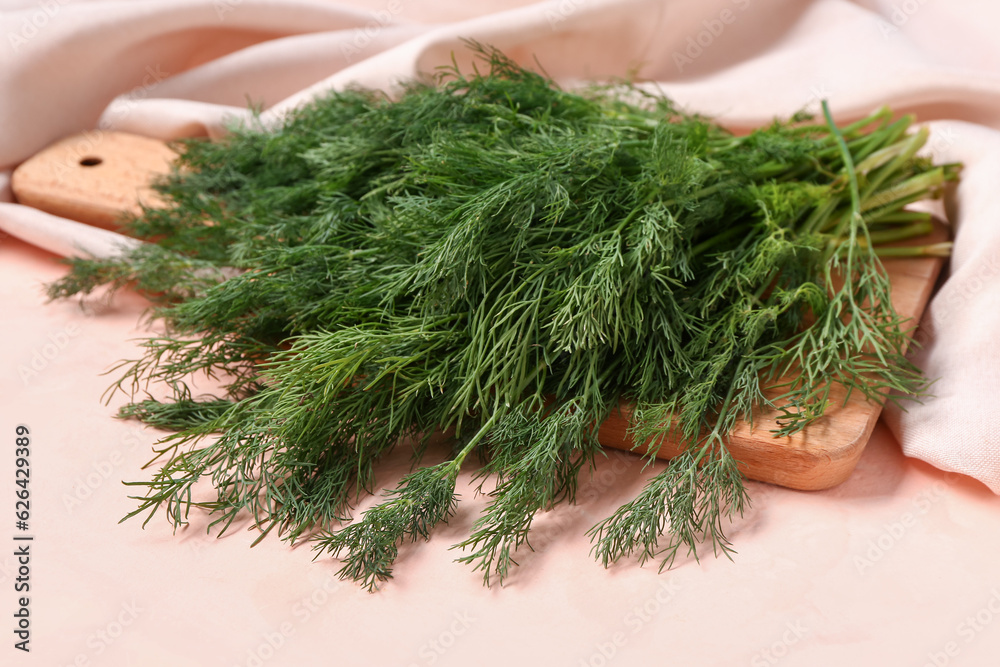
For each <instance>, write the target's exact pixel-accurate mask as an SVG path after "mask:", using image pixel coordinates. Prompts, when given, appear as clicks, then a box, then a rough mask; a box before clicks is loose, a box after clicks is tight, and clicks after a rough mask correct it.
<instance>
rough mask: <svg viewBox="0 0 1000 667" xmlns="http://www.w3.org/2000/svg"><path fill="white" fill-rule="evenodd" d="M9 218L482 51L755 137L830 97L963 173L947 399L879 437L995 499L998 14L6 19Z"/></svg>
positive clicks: (69, 235) (883, 9)
mask: <svg viewBox="0 0 1000 667" xmlns="http://www.w3.org/2000/svg"><path fill="white" fill-rule="evenodd" d="M0 7H2V12H0V202H10V201H11V195H10V190H9V176H10V170H11V169H12V168H14V167H15V166H17V164H18V163H20V162H21V161H23V160H24V159H26V158H28V157H30V156H31V155H33V154H34V153H35V152H37V151H39V150H40V149H42V148H44V147H45V146H46V145H48V144H50V143H51V142H53V141H55V140H57V139H59V138H61V137H63V136H66V135H69V134H73V133H77V132H81V131H84V130H92V129H94V128H98V129H108V130H123V131H128V132H134V133H139V134H145V135H149V136H154V137H161V138H164V139H169V138H175V137H181V136H192V135H205V134H207V135H209V136H217V135H219V134H221V133H223V132H224V131H225V127H226V125H227V123H231V122H234V121H235V120H238V119H239V118H240V117H242V116H244V115H245V113H246V112H245V109H246V106H247V103H248V101H249V102H252V103H254V104H261V105H263V106H264V108H265V109H267V111H266V113H265V118H267V119H268V120H269V121H271V122H276V121H278V120H280V118H281V115H282V113H283V112H285V111H286V110H288V109H289V108H292V107H294V106H295V105H297V104H299V103H301V102H302V101H303V100H307V99H309V98H310V97H311V96H313V95H315V94H317V93H319V92H321V91H324V90H327V89H331V88H338V87H342V86H345V85H348V84H362V85H365V86H372V87H379V88H384V89H392V88H393V86H394V85H396V84H397V83H398V82H399V81H400V80H402V79H406V78H409V77H413V76H415V75H417V74H418V73H420V72H428V71H432V70H433V68H434V67H435V66H437V65H440V64H444V63H447V62H448V61H449V59H450V58H451V54H452V53H453V52H454V53H455V54H456V55H457V56H458V58H459V60H460V61H462V60H465V59H466V58H467V56H466V54H465V53H463V47H462V44H461V38H474V39H477V40H479V41H481V42H485V43H489V44H492V45H494V46H496V47H499V48H500V49H502V50H504V51H505V52H506V53H507V54H509V55H510V56H512V57H514V58H515V59H517V60H519V61H521V62H523V63H525V64H528V65H530V64H531V63H533V62H534V61H535V60H536V59H537V62H539V63H541V64H542V65H543V66H544V68H545V70H546V71H547V72H548V73H549V74H550V75H551V76H553V77H554V78H555V79H557V80H558V81H559V82H560V83H561V84H563V85H566V86H572V85H573V84H574V83H577V82H581V81H585V80H590V79H600V78H602V77H609V76H622V75H625V74H626V73H627V72H629V71H630V70H636V69H638V71H639V73H640V76H641V77H643V78H645V79H649V80H651V81H655V82H658V84H659V86H660V87H661V88H662V89H663V91H665V92H666V93H667V94H668V95H669V96H670V97H672V98H674V99H675V100H676V101H678V102H679V103H680V104H682V105H683V106H684V107H686V108H688V109H689V110H693V111H698V112H702V113H705V114H710V115H713V116H716V117H718V118H719V119H720V120H721V121H722V122H724V123H725V124H727V125H728V126H730V127H732V128H734V129H746V128H750V127H753V126H757V125H759V124H763V123H766V122H768V121H769V120H771V119H772V118H773V117H775V116H784V115H788V114H791V113H793V112H795V111H798V110H801V109H803V108H807V109H809V110H812V111H816V110H818V108H819V101H820V100H821V99H827V100H829V101H830V104H831V107H832V109H833V111H834V113H835V115H837V116H838V118H839V119H841V120H849V119H851V118H856V117H859V116H861V115H863V114H866V113H867V112H869V111H871V110H873V109H874V108H876V107H878V106H880V105H882V104H889V105H891V106H892V107H894V108H895V109H897V110H900V111H907V112H913V113H916V114H917V116H918V118H919V119H920V120H921V121H929V122H930V125H931V127H932V129H933V133H932V140H931V141H930V150H931V151H932V152H933V153H934V154H935V157H936V158H937V159H939V160H947V161H962V162H964V163H965V165H966V168H965V171H964V174H963V177H962V181H961V183H960V185H959V186H958V187H957V188H956V190H955V192H954V193H953V195H954V196H953V197H951V199H950V201H949V204H948V207H947V215H948V217H949V219H950V221H951V222H952V224H953V225H954V229H955V249H954V256H953V258H952V260H951V263H950V266H949V268H948V270H947V276H946V280H945V281H944V283H943V285H942V286H941V288H940V290H939V291H938V292H937V294H936V296H935V297H934V299H933V301H932V302H931V304H930V307H929V309H928V311H927V313H926V315H925V317H924V319H923V322H922V323H921V327H922V330H921V335H920V339H921V340H922V341H923V344H924V347H923V349H922V350H921V351H919V352H917V353H916V354H915V357H914V358H915V359H916V361H917V363H918V364H919V365H920V366H921V367H923V369H924V370H925V372H926V373H927V374H928V375H929V376H930V377H935V378H938V380H937V382H936V384H935V385H934V387H933V393H934V397H933V398H930V399H928V400H926V401H925V402H924V403H923V404H921V405H916V404H914V405H911V406H910V407H909V410H908V412H902V411H900V410H899V409H895V408H890V409H888V410H887V411H886V414H885V418H886V421H887V422H888V424H889V426H890V428H891V429H892V430H893V432H894V433H895V435H896V437H897V438H898V440H899V441H900V442H901V443H902V447H903V450H904V452H905V453H906V454H907V455H909V456H913V457H917V458H919V459H923V460H925V461H927V462H929V463H931V464H933V465H935V466H938V467H939V468H942V469H945V470H949V471H956V472H961V473H965V474H968V475H971V476H973V477H975V478H977V479H979V480H981V481H983V482H984V483H986V484H987V485H988V486H989V487H990V488H991V489H992V490H993V491H994V492H997V493H1000V436H998V435H997V433H998V428H997V425H996V422H997V419H998V417H1000V407H998V406H997V401H998V399H1000V348H998V346H997V343H996V341H997V334H998V332H1000V187H998V185H1000V42H998V41H997V39H996V35H995V32H996V29H997V27H998V26H1000V3H997V2H996V0H950V1H948V2H944V0H856V1H849V0H604V1H589V0H552V1H550V2H541V3H532V2H529V1H527V0H522V1H518V0H488V1H486V2H472V0H467V1H466V2H460V1H459V0H446V1H444V2H435V1H433V0H351V1H348V2H342V1H335V0H328V1H322V0H285V1H280V2H279V1H277V0H133V1H110V0H106V1H74V0H13V1H12V0H0ZM0 228H3V229H4V230H5V231H7V232H8V233H12V234H16V235H18V236H22V237H23V238H25V239H26V240H29V241H31V242H33V243H36V244H38V245H41V246H42V247H46V248H48V249H50V250H52V251H54V252H57V253H60V254H71V253H74V252H79V251H80V250H81V249H82V250H83V251H87V252H96V253H103V252H109V251H112V250H113V248H114V247H115V246H116V245H117V244H118V243H119V242H120V241H121V239H120V238H119V237H117V236H116V235H113V234H111V233H110V232H103V231H100V230H94V229H92V228H87V227H86V226H81V225H77V224H73V223H70V222H69V221H66V220H63V219H60V218H55V217H53V216H49V215H46V214H44V213H40V212H38V211H35V210H32V209H28V208H25V207H22V206H19V205H17V204H13V203H0Z"/></svg>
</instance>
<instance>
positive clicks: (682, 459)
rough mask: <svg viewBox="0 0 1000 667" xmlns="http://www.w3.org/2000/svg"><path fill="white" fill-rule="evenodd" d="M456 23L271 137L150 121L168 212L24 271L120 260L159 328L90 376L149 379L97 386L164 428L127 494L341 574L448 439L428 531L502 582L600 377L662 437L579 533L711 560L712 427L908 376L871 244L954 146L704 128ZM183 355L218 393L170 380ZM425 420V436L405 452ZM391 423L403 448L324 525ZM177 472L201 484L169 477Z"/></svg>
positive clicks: (731, 476)
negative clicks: (402, 471) (303, 548)
mask: <svg viewBox="0 0 1000 667" xmlns="http://www.w3.org/2000/svg"><path fill="white" fill-rule="evenodd" d="M470 46H471V48H473V49H475V50H476V51H477V52H478V55H479V58H480V60H481V61H482V63H484V70H485V73H479V72H478V71H476V72H474V73H472V74H465V73H463V72H461V71H460V70H459V68H458V67H457V66H453V67H450V68H446V69H445V70H443V71H442V72H441V74H440V76H438V77H437V78H436V79H435V80H434V81H429V82H414V83H411V84H409V85H408V87H406V89H405V91H404V92H403V94H402V95H401V96H399V97H398V99H395V100H390V99H388V98H386V97H385V96H383V95H382V94H380V93H377V92H373V91H367V90H347V91H343V92H336V93H332V94H330V95H328V96H327V97H324V98H322V99H319V100H316V101H315V102H313V103H312V104H310V105H308V106H306V107H304V108H302V109H300V110H299V111H297V112H296V113H295V114H293V115H292V116H291V117H290V118H289V119H288V120H287V122H286V123H285V124H284V125H283V126H281V127H280V128H277V129H272V130H264V129H263V128H260V127H256V126H255V125H254V124H252V123H251V124H250V125H248V126H242V127H235V128H233V130H232V133H231V134H230V135H229V136H228V137H227V138H225V139H223V140H221V141H218V142H209V141H203V140H189V141H185V142H182V143H181V144H180V146H179V149H180V151H181V156H180V158H179V160H178V165H177V168H176V169H175V170H174V171H173V172H172V173H171V174H170V175H169V176H168V177H166V178H165V179H164V180H163V181H162V182H161V183H159V185H158V189H159V191H160V192H161V193H162V194H163V195H164V197H165V199H166V200H168V201H169V202H170V205H169V206H166V207H164V208H159V209H150V210H146V211H144V212H143V213H142V214H141V215H140V216H138V217H135V218H133V219H132V220H130V221H129V226H130V229H131V231H132V233H133V234H135V235H136V236H139V237H141V238H147V239H151V240H155V243H153V244H148V245H145V246H143V247H142V248H141V249H139V250H136V251H134V252H132V253H130V254H127V255H125V256H123V257H119V258H114V259H86V260H75V261H74V262H73V268H72V270H71V272H70V273H69V274H68V275H67V276H66V277H65V278H64V279H62V280H60V281H58V282H56V283H55V284H53V285H52V286H51V288H50V293H51V294H52V296H53V297H65V296H68V295H71V294H76V293H87V292H88V291H90V290H92V289H93V288H95V287H97V286H98V285H101V284H107V283H111V284H112V285H114V286H119V287H120V286H124V285H128V284H134V285H136V286H137V287H138V288H139V289H142V290H144V291H146V292H147V293H149V294H150V297H151V298H152V299H153V300H154V302H155V303H156V309H155V311H154V315H155V316H156V317H158V318H161V319H162V321H163V322H164V323H165V326H166V332H165V333H164V334H163V335H161V336H158V337H154V338H151V339H149V340H147V341H145V342H144V344H143V347H144V353H143V356H142V357H141V358H139V359H137V360H133V361H127V362H122V363H121V364H120V365H119V366H118V367H117V368H116V370H117V371H118V372H121V374H122V377H121V380H120V381H119V382H118V383H117V384H116V385H115V388H118V389H122V390H124V391H126V392H127V393H129V394H130V395H131V396H132V397H133V400H135V399H136V398H137V396H141V395H142V394H143V392H145V390H146V389H147V388H148V387H149V385H150V384H153V385H165V386H167V387H170V388H172V389H173V396H174V398H173V400H171V401H156V400H153V399H152V398H145V399H143V400H139V401H137V402H134V403H131V404H129V405H127V406H125V407H124V408H122V412H121V414H122V416H125V417H137V418H140V419H144V420H146V421H148V422H149V423H151V424H153V425H156V426H161V427H166V428H170V429H176V431H177V432H176V433H174V434H172V435H169V436H167V437H166V438H164V439H163V440H162V441H161V443H160V445H159V446H158V448H157V454H158V457H157V459H154V462H156V463H157V464H158V468H157V469H156V470H155V472H153V474H152V477H151V479H149V480H148V481H143V482H132V483H131V484H132V485H134V486H136V487H138V488H139V489H141V490H142V491H144V495H139V496H135V498H136V499H137V501H138V507H137V509H136V510H135V511H134V512H133V513H132V514H130V515H129V516H133V515H136V514H140V513H142V514H147V515H148V517H151V516H152V515H153V514H155V513H156V512H157V511H158V510H163V511H164V512H165V514H166V516H167V518H168V519H169V520H170V521H171V522H172V523H173V524H174V525H175V526H177V525H182V524H184V523H186V521H187V517H188V513H189V511H190V510H191V508H192V507H197V508H202V509H205V510H207V511H209V512H212V513H214V514H215V515H216V517H215V521H214V523H213V525H214V524H220V525H221V526H222V530H223V531H224V530H225V529H226V528H227V527H228V526H229V525H230V524H231V523H232V522H233V521H234V520H236V518H237V517H238V516H240V515H243V514H249V515H250V516H252V517H253V521H254V525H256V526H257V527H259V528H260V529H261V537H263V536H264V535H266V534H268V533H269V532H270V531H271V530H273V529H277V532H278V533H279V534H281V535H283V536H284V537H285V538H286V539H290V540H298V539H305V538H309V539H312V540H314V545H315V547H316V548H317V549H318V553H317V555H319V554H322V553H328V554H332V555H334V556H336V557H339V558H340V559H341V561H342V563H343V567H342V569H341V575H342V576H345V577H348V578H351V579H355V580H357V581H359V582H361V583H362V584H364V585H365V586H367V587H369V588H373V587H375V586H377V585H378V584H379V583H380V582H382V581H384V580H385V579H386V578H388V577H390V576H391V572H392V565H393V562H394V560H395V559H396V556H397V555H398V548H399V545H400V544H401V543H403V542H404V541H406V540H418V539H426V538H428V537H429V535H430V534H431V532H432V531H433V529H434V527H435V526H436V525H438V524H439V523H441V522H444V521H447V520H448V518H449V517H450V516H452V515H453V514H454V512H455V511H456V503H457V495H456V493H455V481H456V479H457V476H458V474H459V472H460V470H462V469H463V466H464V465H466V460H467V458H468V456H469V454H471V453H475V454H476V455H477V456H476V458H477V459H478V460H479V461H483V462H484V463H483V465H482V467H481V469H480V470H479V474H480V475H482V476H483V484H486V483H487V481H489V482H490V483H491V484H494V487H493V488H491V489H484V487H483V486H482V485H481V486H480V488H479V490H480V492H482V493H486V494H488V495H489V497H490V502H489V503H488V505H487V506H486V508H485V509H484V511H483V513H482V515H481V516H480V517H479V518H478V520H477V521H476V522H475V524H474V526H473V529H472V532H471V534H470V536H469V537H468V539H466V540H465V541H463V542H461V543H460V544H458V545H456V548H458V549H460V550H462V555H461V556H460V557H459V560H460V561H462V562H466V563H469V564H470V565H472V567H473V568H474V569H477V570H479V571H481V572H482V573H483V576H484V580H485V582H486V583H487V584H489V583H490V582H493V581H503V579H504V578H505V577H506V576H508V575H509V573H510V568H511V566H512V565H513V564H515V563H516V561H515V557H516V554H517V551H518V550H519V549H523V548H530V541H529V540H530V536H531V525H532V520H533V518H534V516H535V515H536V513H537V512H538V511H540V510H544V509H547V508H550V507H552V506H554V505H556V504H558V503H560V502H572V501H573V500H574V494H575V489H576V484H577V480H578V478H579V476H580V475H581V474H585V472H584V471H585V470H586V469H589V468H591V467H592V465H593V462H594V457H595V455H597V453H598V452H599V451H600V450H599V445H598V442H597V426H598V425H599V424H600V423H601V422H602V421H603V420H604V419H606V418H607V417H608V416H609V415H610V414H611V413H612V412H613V411H614V410H616V409H617V408H618V406H619V404H620V403H621V402H623V401H627V402H630V403H631V404H632V405H633V406H634V416H633V425H632V430H633V433H632V434H633V436H634V437H635V440H636V442H640V443H648V445H649V446H648V450H649V456H650V459H651V460H652V457H653V456H655V454H656V452H657V450H658V449H659V446H660V444H662V443H663V442H664V441H665V439H666V438H672V439H674V440H676V441H677V442H679V443H680V444H681V449H682V453H681V455H680V456H677V457H676V458H674V459H673V460H672V461H671V462H670V463H669V464H668V465H667V467H666V469H664V470H663V471H662V472H661V473H660V474H658V475H656V476H654V477H652V478H651V479H650V480H649V482H648V484H647V486H646V487H645V489H644V490H643V491H642V492H641V493H640V494H639V496H638V497H636V498H635V499H634V500H632V501H631V502H629V503H627V504H625V505H624V506H623V507H621V508H620V509H619V510H618V511H617V512H615V513H614V514H613V515H612V516H611V517H608V518H607V519H605V520H604V521H602V522H600V523H599V524H598V525H597V526H595V527H594V528H593V529H592V530H591V533H590V534H591V536H592V537H593V539H594V553H595V555H596V556H597V558H598V559H599V560H600V561H601V562H602V563H604V564H605V565H608V564H610V563H611V562H613V561H615V560H618V559H620V558H622V557H627V556H631V555H637V556H638V558H639V560H640V561H645V560H647V559H654V558H655V559H659V560H660V561H661V567H666V566H670V565H672V564H673V563H674V562H675V560H676V558H677V557H678V556H679V555H682V554H685V553H687V554H693V555H694V556H695V557H697V556H698V549H699V547H700V545H701V544H703V543H705V542H707V543H709V544H710V545H711V546H712V547H713V549H715V550H716V552H717V553H718V552H719V551H721V553H724V554H726V555H729V554H730V552H731V545H730V544H729V542H728V540H727V539H726V537H725V534H724V531H725V527H726V525H727V522H728V521H730V520H731V519H732V517H733V516H734V515H738V514H740V513H741V512H742V511H743V509H744V508H745V507H746V505H747V503H748V502H749V499H748V497H747V492H746V489H745V487H744V484H743V479H742V476H741V474H740V472H739V464H738V462H737V461H736V460H734V458H733V457H732V455H731V454H730V452H729V450H728V449H727V439H728V436H729V433H730V432H731V431H732V429H733V427H734V425H735V423H736V421H737V420H740V419H751V417H752V413H753V411H754V410H755V409H759V408H762V407H774V406H780V409H781V410H782V411H783V418H782V420H781V422H780V429H779V431H778V434H779V435H783V434H790V433H794V432H797V431H799V430H801V429H802V428H805V427H806V426H807V425H808V424H809V423H810V422H812V421H814V420H815V419H816V418H818V417H819V416H821V415H822V414H823V412H824V410H825V409H826V407H827V404H828V402H829V396H830V394H829V391H830V387H831V386H832V385H833V384H834V383H840V384H843V385H845V386H846V387H848V388H849V389H850V390H852V391H855V390H856V391H860V392H862V393H863V394H864V395H865V396H866V397H868V398H869V399H871V400H873V401H881V400H884V397H885V396H886V393H887V391H888V390H895V391H897V392H900V393H902V394H906V395H915V396H919V395H920V394H921V392H922V391H923V390H924V388H925V386H926V381H925V380H924V378H923V377H922V376H921V374H920V372H919V370H918V369H917V368H916V367H914V366H913V364H912V363H911V362H910V361H908V360H907V359H906V357H905V356H904V350H905V347H906V345H907V343H908V337H907V333H906V323H905V321H904V320H903V318H901V317H900V316H899V315H898V314H897V313H896V312H895V310H894V309H893V306H892V303H891V300H890V298H889V297H890V292H889V288H890V285H889V283H888V280H887V279H886V278H885V274H884V272H883V271H882V268H881V265H880V262H879V258H878V254H879V246H880V245H881V244H883V243H887V242H889V241H895V240H900V239H905V238H911V237H915V236H919V235H922V234H925V233H926V232H927V231H928V223H929V216H927V215H926V214H922V213H916V212H911V211H908V210H907V209H906V208H905V207H906V206H907V205H908V204H910V203H912V202H914V201H917V200H920V199H923V198H926V197H933V196H936V195H938V194H939V192H940V190H941V188H942V186H943V185H944V184H945V183H946V182H947V181H950V180H953V179H955V178H956V176H957V173H958V167H957V165H939V166H935V165H933V164H932V163H931V162H930V161H929V160H928V159H926V158H922V157H917V156H916V153H917V151H918V150H919V148H920V147H921V146H922V145H923V143H924V142H925V141H926V138H927V135H926V132H924V131H916V132H912V131H911V130H910V126H911V124H912V122H913V119H912V118H910V117H902V118H898V119H896V118H894V116H893V114H892V113H891V111H889V110H888V109H880V110H878V111H876V112H875V113H874V114H872V115H871V116H869V117H867V118H864V119H862V120H860V121H857V122H855V123H852V124H849V125H846V126H844V127H837V126H836V125H835V124H834V123H833V120H832V118H831V117H830V115H829V112H828V111H826V110H825V107H824V111H825V118H824V121H825V122H813V121H812V120H811V119H809V118H806V117H796V118H793V119H791V120H788V121H775V122H774V123H773V124H771V125H770V126H768V127H765V128H761V129H759V130H757V131H754V132H752V133H750V134H748V135H745V136H735V135H733V134H731V133H730V132H728V131H726V130H725V129H723V128H722V127H720V126H719V125H717V124H715V123H713V122H711V121H709V120H707V119H705V118H702V117H699V116H696V115H692V114H688V113H685V112H684V111H682V110H680V109H678V108H677V107H676V106H675V105H673V104H672V103H671V102H670V101H669V100H667V99H665V98H663V97H659V96H655V95H650V94H647V93H643V92H642V91H641V90H640V89H637V88H634V87H632V86H630V85H628V84H621V85H616V86H610V87H603V88H595V89H593V90H591V91H584V92H583V93H572V92H566V91H563V90H560V89H559V88H558V87H556V86H555V85H553V84H552V82H551V81H549V80H547V79H546V78H545V77H543V76H541V75H539V74H536V73H534V72H532V71H529V70H526V69H523V68H521V67H519V66H517V65H516V64H515V63H513V62H512V61H510V60H508V59H507V58H506V57H504V56H503V55H502V54H500V53H498V52H497V51H495V50H491V49H488V48H485V47H482V46H479V45H477V44H471V45H470ZM626 99H629V100H632V102H626V101H624V100H626ZM941 251H942V248H941V247H931V248H928V249H927V252H931V253H935V252H936V253H940V252H941ZM892 252H893V254H899V253H900V252H901V251H900V250H898V249H893V250H892ZM912 252H923V249H920V248H918V249H917V250H915V251H912ZM197 373H206V374H208V375H210V376H213V377H217V378H219V379H221V380H223V381H224V389H223V395H221V396H219V397H207V398H205V397H203V398H201V399H194V398H192V395H191V392H190V389H189V388H188V384H187V383H188V382H189V380H190V376H191V375H192V374H197ZM775 391H777V393H778V394H779V395H778V397H777V398H775V397H774V392H775ZM768 396H771V398H768ZM435 432H445V433H448V434H450V435H451V436H452V437H453V439H454V442H455V450H454V451H455V455H454V456H453V457H452V458H450V459H449V460H447V461H445V462H443V463H438V464H434V465H430V466H424V465H422V464H421V461H422V459H423V453H424V450H425V448H426V444H427V442H428V438H429V437H430V436H431V434H433V433H435ZM404 441H405V442H410V443H413V444H414V451H415V454H414V466H415V468H414V470H413V472H411V473H410V474H409V475H407V476H406V477H405V478H404V479H403V480H402V481H401V482H400V484H399V486H398V487H397V488H395V489H394V490H392V491H390V492H388V493H387V494H386V495H385V497H384V498H383V499H382V500H381V502H380V503H377V504H376V505H374V506H373V507H371V508H370V509H368V510H367V511H366V512H365V513H364V514H363V515H362V516H361V517H360V518H358V519H356V520H354V521H353V522H351V510H352V508H353V507H354V505H355V503H356V502H357V500H358V499H359V497H360V496H361V495H362V494H365V493H371V492H372V491H373V487H374V484H375V472H376V469H377V464H378V461H379V460H380V458H381V457H382V456H383V455H385V454H386V453H387V452H388V451H389V450H391V449H392V448H393V447H395V446H396V445H397V444H399V443H400V442H404ZM151 463H153V462H151ZM204 478H209V479H210V480H211V483H212V485H213V486H214V488H215V490H216V497H215V498H214V499H211V500H194V498H195V494H194V493H193V487H194V485H195V484H196V483H198V482H199V481H200V480H202V479H204ZM198 497H201V496H198ZM148 517H147V519H146V520H147V521H148V520H149V519H148Z"/></svg>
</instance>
